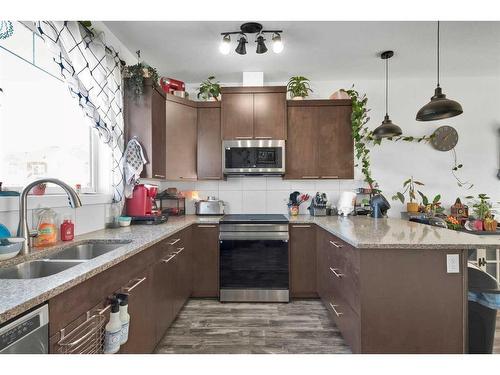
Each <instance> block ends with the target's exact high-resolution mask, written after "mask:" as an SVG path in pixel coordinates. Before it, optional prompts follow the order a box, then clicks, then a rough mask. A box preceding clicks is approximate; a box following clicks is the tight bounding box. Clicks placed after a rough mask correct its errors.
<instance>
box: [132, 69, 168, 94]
mask: <svg viewBox="0 0 500 375" xmlns="http://www.w3.org/2000/svg"><path fill="white" fill-rule="evenodd" d="M124 77H125V78H126V80H125V83H126V85H127V88H129V89H132V91H133V92H134V94H135V95H136V96H141V95H142V93H143V90H144V79H146V78H151V80H152V81H153V85H154V86H155V87H157V86H158V80H159V79H160V77H159V76H158V72H157V71H156V69H155V68H152V67H150V66H149V65H147V64H144V63H137V64H135V65H129V66H127V67H125V71H124Z"/></svg>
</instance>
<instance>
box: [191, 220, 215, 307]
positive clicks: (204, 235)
mask: <svg viewBox="0 0 500 375" xmlns="http://www.w3.org/2000/svg"><path fill="white" fill-rule="evenodd" d="M192 250H193V254H192V258H193V297H213V298H215V297H218V296H219V226H218V225H215V224H195V225H194V228H193V245H192Z"/></svg>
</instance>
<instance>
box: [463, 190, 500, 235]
mask: <svg viewBox="0 0 500 375" xmlns="http://www.w3.org/2000/svg"><path fill="white" fill-rule="evenodd" d="M465 198H466V199H474V196H472V195H468V196H467V197H465ZM489 201H490V197H488V196H487V195H486V194H482V193H481V194H478V195H477V198H476V199H475V200H474V201H472V202H471V203H472V211H473V212H474V215H473V216H474V219H475V220H474V222H473V223H472V225H473V228H474V229H475V230H478V231H482V230H488V229H491V228H492V227H493V223H492V220H487V219H492V218H491V203H490V202H489ZM493 221H494V220H493ZM485 223H486V226H485ZM486 227H488V229H486ZM493 230H496V222H495V227H494V229H493Z"/></svg>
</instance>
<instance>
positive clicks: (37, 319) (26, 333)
mask: <svg viewBox="0 0 500 375" xmlns="http://www.w3.org/2000/svg"><path fill="white" fill-rule="evenodd" d="M48 352H49V308H48V306H47V305H43V306H42V307H39V308H37V309H35V310H33V311H30V312H28V313H26V314H24V315H22V316H20V317H18V318H16V319H15V320H13V321H11V322H9V323H6V324H4V325H2V326H0V354H48Z"/></svg>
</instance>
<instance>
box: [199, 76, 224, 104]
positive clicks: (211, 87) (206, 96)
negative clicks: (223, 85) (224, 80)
mask: <svg viewBox="0 0 500 375" xmlns="http://www.w3.org/2000/svg"><path fill="white" fill-rule="evenodd" d="M199 90H200V92H199V93H198V99H200V98H201V99H203V100H209V101H217V100H219V97H220V84H219V81H215V77H214V76H210V77H208V78H207V79H206V80H205V81H203V82H202V83H201V84H200V88H199Z"/></svg>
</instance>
